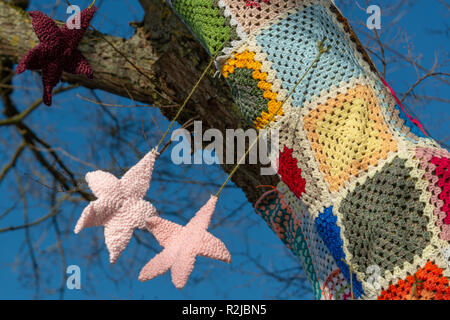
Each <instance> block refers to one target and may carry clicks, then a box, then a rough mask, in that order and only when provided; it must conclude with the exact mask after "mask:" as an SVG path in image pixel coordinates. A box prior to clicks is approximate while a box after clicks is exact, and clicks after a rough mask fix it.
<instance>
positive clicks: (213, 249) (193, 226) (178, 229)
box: [139, 196, 231, 289]
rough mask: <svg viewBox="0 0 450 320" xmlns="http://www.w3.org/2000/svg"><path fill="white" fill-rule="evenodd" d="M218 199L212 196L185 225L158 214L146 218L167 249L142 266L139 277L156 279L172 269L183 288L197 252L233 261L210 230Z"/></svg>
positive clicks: (148, 225)
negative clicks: (157, 215) (160, 216)
mask: <svg viewBox="0 0 450 320" xmlns="http://www.w3.org/2000/svg"><path fill="white" fill-rule="evenodd" d="M216 203H217V197H215V196H211V198H210V199H209V201H208V202H207V203H206V204H205V205H204V206H203V207H202V208H201V209H200V210H199V211H198V212H197V214H196V215H195V216H194V217H193V218H192V219H191V221H189V223H188V224H187V225H186V226H185V227H183V226H180V225H178V224H176V223H173V222H170V221H167V220H165V219H161V218H159V217H151V218H150V219H148V220H147V227H148V230H149V231H150V232H152V233H153V235H154V236H155V237H156V239H157V240H158V242H159V243H160V244H161V245H162V246H163V247H164V250H163V251H162V252H161V253H159V254H157V255H156V256H155V257H154V258H153V259H152V260H150V261H149V262H148V263H147V264H146V265H145V266H144V268H142V270H141V272H140V274H139V280H140V281H146V280H150V279H153V278H155V277H157V276H159V275H162V274H164V273H166V272H167V270H169V269H171V272H172V282H173V284H174V285H175V287H177V288H178V289H181V288H183V287H184V286H185V285H186V282H187V280H188V278H189V276H190V274H191V272H192V270H193V269H194V263H195V258H196V256H197V255H200V256H204V257H209V258H212V259H217V260H221V261H224V262H227V263H230V262H231V255H230V253H229V252H228V250H227V248H226V247H225V245H224V244H223V242H222V241H220V240H219V239H217V238H216V237H214V236H213V235H212V234H211V233H209V232H208V231H207V229H208V226H209V223H210V221H211V216H212V214H213V212H214V209H215V207H216Z"/></svg>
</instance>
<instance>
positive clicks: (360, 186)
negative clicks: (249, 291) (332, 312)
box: [171, 0, 450, 299]
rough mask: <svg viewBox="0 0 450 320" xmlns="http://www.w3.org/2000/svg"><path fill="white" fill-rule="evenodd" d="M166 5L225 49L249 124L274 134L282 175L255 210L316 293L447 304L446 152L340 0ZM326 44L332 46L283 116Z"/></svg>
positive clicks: (179, 0)
mask: <svg viewBox="0 0 450 320" xmlns="http://www.w3.org/2000/svg"><path fill="white" fill-rule="evenodd" d="M171 5H172V7H173V9H174V10H175V11H176V13H177V14H178V15H179V16H180V17H181V19H182V20H183V21H184V22H185V23H186V25H187V26H188V27H189V28H190V30H191V31H192V32H193V33H194V34H195V35H196V36H197V38H198V39H199V41H200V42H201V43H202V44H203V46H204V47H205V48H206V50H208V52H209V53H210V54H213V53H215V52H216V51H217V50H219V49H220V50H221V53H222V54H221V55H219V57H218V58H217V61H216V62H217V65H218V66H219V68H220V70H221V73H222V75H223V76H224V77H225V78H226V79H227V81H228V83H229V84H230V86H231V88H232V92H233V95H234V97H235V104H236V106H237V107H238V109H239V111H240V113H241V116H242V118H244V119H245V120H246V121H247V122H248V123H249V124H252V125H254V126H255V127H257V128H259V129H261V128H265V127H269V128H270V129H277V130H279V132H280V142H281V146H280V163H279V171H278V173H279V175H280V178H281V182H280V183H279V185H278V186H277V187H276V189H274V190H272V191H269V192H267V193H265V194H263V195H262V197H261V198H260V200H259V201H258V202H257V203H256V205H255V208H256V212H257V213H258V214H260V215H261V216H262V217H263V218H264V219H265V220H266V221H267V223H268V224H269V226H270V227H271V228H272V229H273V230H274V231H275V232H276V233H277V235H278V236H279V237H280V239H282V241H283V242H284V243H285V244H286V245H287V246H288V247H289V248H290V249H291V250H292V252H293V253H294V254H295V255H296V256H297V257H298V258H299V259H300V261H301V263H302V265H303V268H304V270H305V273H306V274H307V276H308V278H309V280H310V281H311V283H312V287H313V288H314V293H315V296H316V298H317V299H351V298H352V294H353V295H354V298H355V299H450V287H449V283H448V282H449V281H448V279H449V277H450V153H449V152H448V151H446V150H444V149H442V148H441V147H440V146H439V145H438V143H436V142H435V141H434V140H432V139H430V138H429V137H427V136H426V134H424V133H423V132H422V131H421V130H420V128H419V127H417V126H416V125H415V124H414V123H412V122H411V121H410V119H409V118H408V117H406V116H405V115H404V114H403V112H402V111H401V110H400V108H399V105H398V104H397V103H396V100H395V99H394V97H393V95H392V93H391V92H390V90H389V89H387V88H386V86H385V85H384V83H383V81H382V80H381V79H380V77H379V75H378V73H377V70H376V68H375V67H374V66H373V64H372V62H371V60H370V58H369V57H368V56H367V54H366V53H365V51H364V49H363V48H362V46H361V44H360V43H359V40H358V39H357V37H356V36H355V34H354V33H353V32H352V30H351V28H350V26H349V24H348V23H347V21H346V20H345V18H344V17H343V16H342V14H341V13H340V11H339V10H338V9H337V8H336V6H335V5H334V3H333V2H332V1H331V0H297V1H294V0H270V1H268V0H266V1H248V0H219V1H217V0H172V2H171ZM323 39H325V42H324V43H325V45H326V46H327V47H329V48H330V49H329V52H327V54H326V55H323V56H322V57H321V59H320V60H319V62H318V63H317V64H315V65H314V67H313V68H312V69H311V71H310V72H309V73H308V75H307V77H306V78H305V79H304V81H302V82H301V84H300V85H299V86H298V87H297V89H296V90H295V92H294V94H293V95H292V97H291V98H289V99H288V100H287V102H286V103H285V104H283V106H282V108H281V110H279V111H278V112H277V110H278V109H279V106H280V105H281V103H282V101H283V100H284V99H285V97H286V96H287V93H288V92H289V91H290V90H291V89H293V88H294V86H295V84H296V82H297V80H298V79H299V78H300V76H301V75H302V74H303V72H304V71H305V69H306V68H307V66H309V65H310V64H311V62H312V60H313V59H314V57H315V56H316V54H317V41H321V40H323ZM223 43H226V45H225V47H222V45H223ZM274 113H277V115H276V118H275V121H273V122H270V123H269V121H268V119H270V118H271V116H272V115H273V114H274ZM350 286H352V290H351V288H350Z"/></svg>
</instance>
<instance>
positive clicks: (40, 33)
mask: <svg viewBox="0 0 450 320" xmlns="http://www.w3.org/2000/svg"><path fill="white" fill-rule="evenodd" d="M28 14H29V15H30V17H31V24H32V26H33V29H34V33H35V34H36V36H37V38H38V39H39V41H40V42H41V43H42V44H47V45H50V46H56V45H58V44H59V43H60V41H61V36H62V33H61V30H60V29H59V28H58V26H57V25H56V23H55V21H53V19H51V18H50V17H49V16H47V15H46V14H45V13H43V12H40V11H30V12H28Z"/></svg>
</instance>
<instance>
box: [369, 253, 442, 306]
mask: <svg viewBox="0 0 450 320" xmlns="http://www.w3.org/2000/svg"><path fill="white" fill-rule="evenodd" d="M378 300H450V287H449V281H448V279H447V278H446V277H445V276H443V275H442V269H440V268H438V267H437V266H436V265H435V264H434V263H433V262H431V261H428V262H427V263H426V265H425V267H423V268H421V269H419V270H418V271H417V272H416V273H415V274H414V276H408V277H406V279H405V280H399V281H398V282H397V284H396V285H390V286H389V288H388V289H387V290H383V291H382V292H381V295H380V296H379V297H378Z"/></svg>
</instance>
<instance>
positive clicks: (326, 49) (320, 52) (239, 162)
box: [216, 39, 330, 197]
mask: <svg viewBox="0 0 450 320" xmlns="http://www.w3.org/2000/svg"><path fill="white" fill-rule="evenodd" d="M324 41H325V39H324V40H322V41H320V42H318V43H317V46H318V48H319V52H318V53H317V55H316V57H315V58H314V60H313V62H312V63H311V64H310V66H309V67H308V69H306V71H305V72H304V73H303V75H302V76H301V78H300V79H299V80H298V81H297V83H296V84H295V86H294V88H292V90H291V91H290V92H289V94H288V96H287V97H286V99H284V101H283V102H282V103H281V105H280V106H279V107H278V109H277V110H276V111H275V112H274V113H273V114H272V116H271V117H270V119H269V121H268V123H267V124H269V123H270V122H271V121H272V120H273V119H274V118H275V115H276V114H278V112H279V111H280V110H281V108H282V107H283V105H284V104H285V103H286V101H287V100H289V98H290V97H291V96H292V94H293V93H294V92H295V90H296V89H297V87H298V86H299V84H300V83H301V82H302V81H303V79H304V78H305V77H306V75H307V74H308V72H309V71H310V70H311V69H312V67H313V66H314V65H315V64H316V63H317V62H318V61H319V59H320V57H321V56H322V55H323V54H324V53H326V52H327V51H328V50H329V49H330V48H325V47H324V46H323V42H324ZM260 134H261V131H259V132H258V135H257V136H256V139H255V140H254V141H253V142H252V144H251V145H250V147H249V148H248V149H247V151H246V152H245V154H244V155H243V156H242V157H241V159H239V161H238V163H237V164H236V165H235V166H234V168H233V169H232V170H231V172H230V174H229V175H228V177H227V179H226V180H225V182H224V183H223V184H222V186H221V187H220V189H219V191H217V193H216V197H219V196H220V193H221V192H222V190H223V188H224V187H225V186H226V184H227V183H228V181H230V179H231V177H233V175H234V174H235V173H236V171H237V169H238V168H239V166H240V165H241V162H242V161H243V160H244V159H245V158H246V157H247V156H248V154H249V153H250V151H251V150H252V148H253V147H254V146H255V145H256V143H257V142H258V141H259V136H260Z"/></svg>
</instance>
